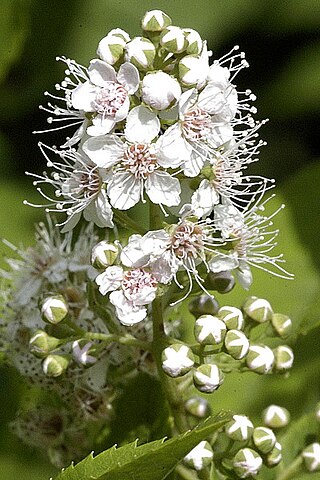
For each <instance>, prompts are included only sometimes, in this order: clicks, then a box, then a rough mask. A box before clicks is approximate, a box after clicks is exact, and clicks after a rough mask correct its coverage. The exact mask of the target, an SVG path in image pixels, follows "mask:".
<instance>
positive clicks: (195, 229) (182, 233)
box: [171, 223, 203, 259]
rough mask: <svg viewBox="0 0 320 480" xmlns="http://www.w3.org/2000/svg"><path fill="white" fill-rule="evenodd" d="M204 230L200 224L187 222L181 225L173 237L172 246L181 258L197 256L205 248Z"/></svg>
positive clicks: (176, 254)
mask: <svg viewBox="0 0 320 480" xmlns="http://www.w3.org/2000/svg"><path fill="white" fill-rule="evenodd" d="M202 237H203V232H202V229H201V228H200V227H199V226H198V225H193V224H191V223H185V224H182V225H179V226H178V227H177V228H176V230H175V232H174V235H173V237H172V242H171V248H172V250H173V253H174V254H175V256H176V257H177V258H179V259H185V258H188V257H193V258H196V257H198V256H199V250H202V248H203V238H202Z"/></svg>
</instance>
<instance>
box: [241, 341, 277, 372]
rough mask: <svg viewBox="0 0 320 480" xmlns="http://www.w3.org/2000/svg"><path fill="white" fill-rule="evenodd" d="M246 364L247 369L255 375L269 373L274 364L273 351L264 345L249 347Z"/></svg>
mask: <svg viewBox="0 0 320 480" xmlns="http://www.w3.org/2000/svg"><path fill="white" fill-rule="evenodd" d="M246 362H247V366H248V368H250V370H253V371H254V372H256V373H261V374H266V373H269V372H270V371H271V369H272V367H273V363H274V354H273V351H272V350H271V348H269V347H267V346H266V345H250V347H249V352H248V355H247V358H246Z"/></svg>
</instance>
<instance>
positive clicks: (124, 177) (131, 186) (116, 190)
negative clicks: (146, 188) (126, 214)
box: [108, 172, 141, 210]
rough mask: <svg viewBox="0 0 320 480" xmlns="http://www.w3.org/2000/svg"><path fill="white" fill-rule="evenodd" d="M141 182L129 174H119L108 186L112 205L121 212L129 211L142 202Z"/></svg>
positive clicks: (115, 175)
mask: <svg viewBox="0 0 320 480" xmlns="http://www.w3.org/2000/svg"><path fill="white" fill-rule="evenodd" d="M140 191H141V181H140V180H139V179H136V178H135V176H134V175H131V174H130V173H127V172H117V173H115V174H114V176H113V178H112V180H111V182H110V183H109V184H108V195H109V198H110V203H111V205H112V206H113V207H114V208H118V209H119V210H128V208H131V207H133V206H134V205H135V204H136V203H138V202H139V200H140Z"/></svg>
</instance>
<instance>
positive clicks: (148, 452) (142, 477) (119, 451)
mask: <svg viewBox="0 0 320 480" xmlns="http://www.w3.org/2000/svg"><path fill="white" fill-rule="evenodd" d="M230 418H231V414H230V413H227V412H223V413H220V414H218V415H216V416H214V417H210V418H208V419H207V420H206V421H205V422H204V423H202V424H201V425H199V426H198V427H196V428H195V429H194V430H191V431H188V432H186V433H183V434H181V435H179V436H177V437H175V438H172V439H170V440H167V441H165V439H163V440H156V441H154V442H150V443H146V444H144V445H141V446H137V442H133V443H130V444H128V445H125V446H123V447H120V448H116V445H115V446H113V447H111V448H110V449H108V450H106V451H105V452H102V453H100V454H99V455H97V456H96V457H94V456H93V454H91V455H89V456H88V457H87V458H85V459H84V460H82V461H81V462H80V463H78V464H77V465H75V466H74V465H71V466H70V467H68V468H67V469H66V470H63V471H62V472H61V473H60V474H59V475H58V476H57V477H56V480H97V479H99V480H124V479H125V480H164V479H165V478H166V477H167V476H168V475H169V474H170V472H172V470H173V469H174V468H175V467H176V465H177V464H178V463H179V462H180V461H181V460H182V459H183V457H184V456H185V455H186V454H187V453H188V452H189V451H190V450H192V449H193V448H194V447H195V446H196V445H197V444H198V443H199V442H200V441H201V440H203V439H204V438H206V437H208V436H209V435H211V434H212V433H214V432H215V431H216V430H218V429H219V428H221V427H222V426H223V425H225V424H226V423H227V422H228V421H229V420H230Z"/></svg>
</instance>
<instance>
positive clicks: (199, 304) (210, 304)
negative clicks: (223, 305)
mask: <svg viewBox="0 0 320 480" xmlns="http://www.w3.org/2000/svg"><path fill="white" fill-rule="evenodd" d="M218 310H219V304H218V302H217V300H216V299H215V298H214V297H212V296H211V295H207V294H205V293H204V294H203V295H199V296H198V297H195V298H194V299H193V300H191V302H190V303H189V312H190V313H192V315H194V316H195V317H196V318H198V317H200V316H201V315H215V314H216V313H217V312H218Z"/></svg>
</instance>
